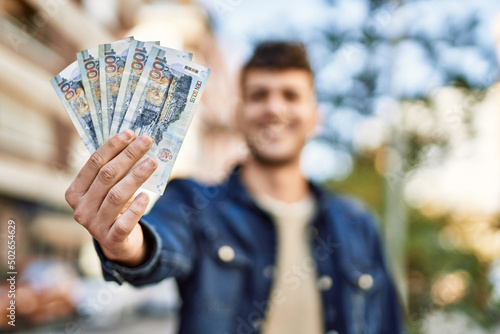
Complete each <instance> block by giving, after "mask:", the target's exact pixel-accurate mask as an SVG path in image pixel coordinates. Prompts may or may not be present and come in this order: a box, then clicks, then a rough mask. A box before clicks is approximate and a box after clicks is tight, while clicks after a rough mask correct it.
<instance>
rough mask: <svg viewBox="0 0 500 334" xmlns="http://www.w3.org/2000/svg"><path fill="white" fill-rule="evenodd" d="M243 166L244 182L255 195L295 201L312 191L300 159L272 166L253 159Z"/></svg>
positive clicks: (288, 201) (290, 201)
mask: <svg viewBox="0 0 500 334" xmlns="http://www.w3.org/2000/svg"><path fill="white" fill-rule="evenodd" d="M242 167H243V168H242V174H241V176H242V181H243V184H244V185H245V187H246V188H247V189H248V191H249V192H250V194H251V195H252V196H254V197H259V196H262V195H267V196H270V197H272V198H274V199H276V200H279V201H282V202H286V203H294V202H298V201H300V200H301V199H303V198H304V197H306V196H307V195H308V194H309V192H310V190H309V183H308V182H307V179H306V178H305V177H304V175H302V172H301V171H300V161H294V162H293V163H290V164H287V165H280V166H272V165H265V164H262V163H260V162H258V161H256V160H251V161H248V162H246V163H245V164H244V165H243V166H242Z"/></svg>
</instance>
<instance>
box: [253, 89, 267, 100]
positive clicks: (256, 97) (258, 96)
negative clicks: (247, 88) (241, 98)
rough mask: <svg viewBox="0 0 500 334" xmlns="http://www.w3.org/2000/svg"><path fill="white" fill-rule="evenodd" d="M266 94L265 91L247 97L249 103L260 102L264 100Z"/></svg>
mask: <svg viewBox="0 0 500 334" xmlns="http://www.w3.org/2000/svg"><path fill="white" fill-rule="evenodd" d="M266 96H267V93H266V92H265V91H257V92H253V93H251V94H250V95H249V98H250V101H262V100H264V99H265V98H266Z"/></svg>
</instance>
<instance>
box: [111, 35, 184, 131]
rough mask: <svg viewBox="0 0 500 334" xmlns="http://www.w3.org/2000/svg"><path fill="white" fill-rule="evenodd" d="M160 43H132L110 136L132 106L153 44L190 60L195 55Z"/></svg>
mask: <svg viewBox="0 0 500 334" xmlns="http://www.w3.org/2000/svg"><path fill="white" fill-rule="evenodd" d="M159 44H160V43H159V42H141V41H138V40H134V41H132V42H131V43H130V49H129V53H128V56H127V61H126V63H125V69H124V70H123V75H122V82H121V85H120V91H119V92H118V99H117V100H116V106H115V111H114V112H113V122H112V123H111V129H110V131H109V137H112V136H113V135H115V134H117V133H118V132H120V128H121V125H122V123H123V118H124V117H125V113H126V112H127V110H128V108H129V106H130V102H131V101H132V97H133V95H134V92H135V88H136V87H137V82H138V81H139V78H140V77H141V74H142V71H143V69H144V66H145V65H146V62H147V60H148V56H149V53H150V52H151V49H152V48H153V46H156V47H157V48H160V49H163V50H165V54H172V55H176V56H178V57H182V58H184V59H189V60H191V59H192V57H193V54H192V53H189V52H186V51H180V50H175V49H171V48H167V47H164V46H160V45H159Z"/></svg>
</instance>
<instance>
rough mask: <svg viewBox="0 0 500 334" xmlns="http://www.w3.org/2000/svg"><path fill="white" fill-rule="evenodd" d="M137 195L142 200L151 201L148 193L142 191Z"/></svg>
mask: <svg viewBox="0 0 500 334" xmlns="http://www.w3.org/2000/svg"><path fill="white" fill-rule="evenodd" d="M137 197H139V200H140V201H144V202H146V201H149V195H148V194H146V193H140V194H139V195H137Z"/></svg>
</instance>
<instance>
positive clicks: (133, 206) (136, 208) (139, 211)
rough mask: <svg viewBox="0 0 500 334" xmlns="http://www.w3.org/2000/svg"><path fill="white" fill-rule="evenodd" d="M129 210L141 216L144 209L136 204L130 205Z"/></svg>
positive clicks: (138, 216) (134, 214) (136, 215)
mask: <svg viewBox="0 0 500 334" xmlns="http://www.w3.org/2000/svg"><path fill="white" fill-rule="evenodd" d="M129 211H130V213H131V214H132V216H134V217H135V218H140V217H141V216H142V210H141V209H140V208H139V207H137V206H136V205H132V206H130V208H129Z"/></svg>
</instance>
